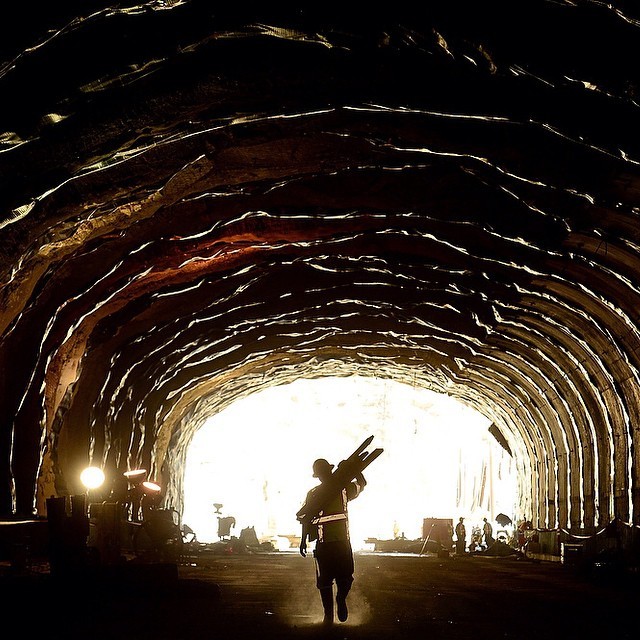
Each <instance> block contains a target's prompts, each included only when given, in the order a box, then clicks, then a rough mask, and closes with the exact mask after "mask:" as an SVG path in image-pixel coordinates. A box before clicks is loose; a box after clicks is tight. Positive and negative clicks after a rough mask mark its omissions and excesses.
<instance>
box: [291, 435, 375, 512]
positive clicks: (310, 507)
mask: <svg viewBox="0 0 640 640" xmlns="http://www.w3.org/2000/svg"><path fill="white" fill-rule="evenodd" d="M372 442H373V436H369V437H368V438H367V439H366V440H364V441H363V442H362V444H361V445H360V446H359V447H357V448H356V450H355V451H354V452H353V453H352V454H351V455H350V456H349V457H348V458H346V459H344V460H343V461H342V462H340V463H339V464H338V466H337V467H336V468H335V469H334V470H333V472H332V473H331V477H330V478H329V479H328V480H326V481H325V482H323V483H322V484H321V485H320V486H319V487H317V489H316V490H315V491H314V493H313V496H312V497H311V498H310V501H308V502H307V503H306V504H305V505H304V506H303V507H302V508H301V509H300V510H299V511H298V513H297V514H296V517H297V518H298V521H299V522H305V521H310V519H311V518H313V517H314V516H315V515H317V514H318V513H319V512H320V511H322V510H323V507H324V503H325V502H326V500H327V498H329V497H330V496H331V495H333V494H335V492H336V491H339V490H341V489H344V488H345V487H346V486H347V485H348V484H349V483H350V482H351V481H352V480H354V479H355V478H356V476H357V475H359V474H360V473H362V471H363V470H364V469H366V468H367V467H368V466H369V465H370V464H371V463H372V462H373V461H374V460H375V459H376V458H378V457H379V456H380V454H381V453H382V452H383V451H384V449H381V448H377V449H374V450H373V451H370V452H369V451H365V449H366V448H367V447H368V446H369V445H370V444H371V443H372Z"/></svg>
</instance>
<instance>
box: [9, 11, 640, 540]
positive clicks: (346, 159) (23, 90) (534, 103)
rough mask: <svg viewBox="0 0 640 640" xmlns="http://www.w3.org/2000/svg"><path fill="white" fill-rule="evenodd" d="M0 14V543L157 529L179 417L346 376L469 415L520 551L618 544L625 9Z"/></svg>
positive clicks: (632, 463) (628, 497) (632, 475)
mask: <svg viewBox="0 0 640 640" xmlns="http://www.w3.org/2000/svg"><path fill="white" fill-rule="evenodd" d="M14 10H15V11H16V12H17V16H16V17H15V18H14V19H13V20H12V21H11V23H10V24H7V25H5V28H4V29H3V39H2V42H1V43H0V51H1V57H0V59H1V60H2V63H1V66H0V90H1V92H2V96H3V100H2V104H1V105H0V110H1V113H2V115H1V125H0V181H1V182H0V184H1V185H2V188H1V189H0V193H1V196H0V198H1V202H2V207H1V210H0V283H1V284H0V299H1V304H0V404H1V406H0V421H1V422H0V518H2V519H5V520H11V519H34V518H43V517H45V516H46V513H47V500H49V499H51V498H52V497H65V496H73V495H76V494H78V493H81V492H82V491H83V488H82V486H81V484H80V480H79V478H80V472H81V471H82V469H84V468H85V467H86V466H88V465H93V466H97V467H100V468H101V469H103V470H104V472H105V474H106V476H107V479H110V478H111V479H113V478H115V477H117V476H119V475H121V474H122V473H124V472H127V471H129V470H132V469H138V468H144V469H145V470H147V471H148V473H149V476H150V477H152V478H153V479H154V480H155V481H157V482H158V483H159V484H160V485H161V486H162V487H163V501H164V504H165V505H168V506H170V507H172V508H175V509H176V510H178V511H181V510H182V509H183V506H184V504H183V503H184V475H185V464H186V456H187V451H188V447H189V444H190V443H191V441H192V440H193V438H194V435H195V434H196V433H197V432H198V431H199V429H200V428H201V427H202V426H203V425H204V424H205V422H206V421H207V419H209V418H210V417H211V416H213V415H216V414H219V413H220V412H222V411H224V410H225V409H226V408H228V407H230V406H231V405H232V404H233V403H235V402H237V401H239V400H241V399H243V398H247V397H249V396H251V395H252V394H255V393H258V392H261V391H263V390H265V389H270V388H273V387H277V386H281V385H286V384H289V383H292V382H294V381H296V380H314V379H322V378H329V377H337V378H341V377H342V378H348V377H351V376H361V377H364V378H371V379H377V380H389V381H393V382H399V383H407V384H410V385H411V386H413V387H417V388H421V389H426V390H429V391H433V392H436V393H439V394H444V395H446V396H447V397H449V398H452V399H454V400H457V401H459V402H461V403H463V404H464V405H465V406H467V407H470V408H471V409H473V410H475V411H476V412H478V413H479V414H481V415H482V416H483V417H484V418H486V420H487V421H488V424H490V427H489V430H490V432H491V434H492V436H493V437H494V438H495V439H496V441H498V442H499V443H500V444H501V446H502V447H503V448H504V450H505V451H508V452H509V455H510V456H512V457H513V459H514V461H515V463H516V467H517V470H518V475H517V489H518V504H519V509H520V511H521V513H526V514H527V515H528V516H529V517H530V518H531V522H532V524H533V526H534V527H537V528H539V529H544V530H563V531H568V532H571V533H572V534H574V535H592V534H595V533H596V532H599V531H601V530H602V529H603V528H604V527H606V526H607V525H609V524H610V523H611V522H614V521H617V522H620V523H623V524H624V525H625V526H627V527H630V528H634V527H637V526H638V525H640V489H639V487H640V466H639V459H638V456H639V455H640V454H639V450H638V448H636V446H635V440H636V438H638V434H639V429H640V413H639V399H640V394H639V391H638V381H639V370H638V368H639V365H640V349H639V347H640V334H639V328H638V309H640V289H639V287H638V280H637V274H638V271H639V267H640V231H639V229H640V226H639V216H640V191H639V189H640V168H639V163H640V140H639V139H638V127H637V123H638V115H639V109H640V105H639V103H638V100H639V99H640V98H639V91H640V85H639V82H640V81H639V78H638V72H637V59H638V55H639V54H640V46H639V43H640V39H639V37H638V36H639V29H640V12H639V11H638V8H637V7H635V6H634V5H633V3H628V2H623V1H622V0H616V1H615V2H610V3H601V2H590V1H577V2H573V1H569V0H558V1H557V2H547V1H543V0H524V1H523V2H519V3H512V2H499V1H496V2H489V3H463V2H461V1H460V0H450V1H447V2H430V3H405V2H395V3H391V4H387V5H378V6H377V7H374V6H368V7H367V8H366V9H363V8H357V7H355V6H352V7H348V6H343V7H341V8H340V9H339V10H335V9H333V8H331V7H330V5H326V6H325V5H323V4H314V5H313V6H304V5H300V6H298V7H286V8H285V7H284V6H280V7H279V6H278V5H277V3H275V4H274V5H268V4H265V5H264V6H262V7H261V8H260V9H249V8H247V7H239V6H238V7H234V6H233V5H226V4H222V3H209V2H206V1H204V0H152V1H149V2H138V3H132V2H127V1H123V2H101V1H99V0H87V1H86V2H83V3H74V2H56V3H48V4H43V5H38V6H37V9H36V8H34V5H33V3H29V2H26V3H22V4H20V5H18V4H16V6H15V7H14ZM254 428H255V429H260V424H259V423H258V424H255V425H254ZM346 453H348V452H346ZM296 508H297V507H296ZM294 510H295V509H294Z"/></svg>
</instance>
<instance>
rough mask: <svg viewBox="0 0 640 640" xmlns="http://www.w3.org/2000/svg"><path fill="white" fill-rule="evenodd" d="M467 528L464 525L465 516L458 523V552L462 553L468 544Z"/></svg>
mask: <svg viewBox="0 0 640 640" xmlns="http://www.w3.org/2000/svg"><path fill="white" fill-rule="evenodd" d="M466 538H467V529H466V527H465V526H464V518H460V520H458V524H457V525H456V553H457V554H460V555H462V554H463V553H464V548H465V546H466Z"/></svg>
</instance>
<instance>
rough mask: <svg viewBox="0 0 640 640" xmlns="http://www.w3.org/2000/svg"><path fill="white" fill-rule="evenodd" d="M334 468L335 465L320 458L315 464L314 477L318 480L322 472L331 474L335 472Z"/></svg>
mask: <svg viewBox="0 0 640 640" xmlns="http://www.w3.org/2000/svg"><path fill="white" fill-rule="evenodd" d="M333 467H334V465H332V464H331V463H330V462H328V461H327V460H325V459H324V458H318V459H317V460H316V461H315V462H314V463H313V477H314V478H318V477H319V476H320V475H322V472H323V471H325V470H326V471H327V472H328V473H331V471H332V470H333Z"/></svg>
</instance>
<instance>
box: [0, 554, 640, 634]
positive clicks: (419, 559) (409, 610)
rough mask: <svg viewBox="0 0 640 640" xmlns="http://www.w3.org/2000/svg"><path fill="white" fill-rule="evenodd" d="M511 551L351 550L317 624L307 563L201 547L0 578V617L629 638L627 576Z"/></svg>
mask: <svg viewBox="0 0 640 640" xmlns="http://www.w3.org/2000/svg"><path fill="white" fill-rule="evenodd" d="M625 578H626V579H625V581H624V582H621V580H620V576H619V575H608V574H606V573H602V574H598V573H597V572H594V571H593V570H591V571H589V572H585V571H581V570H578V568H576V567H567V566H566V565H561V564H559V563H555V562H535V561H532V560H529V559H524V558H520V559H518V558H515V557H482V556H474V557H451V558H437V557H435V556H432V555H423V556H418V555H415V554H406V555H402V554H380V553H366V554H365V553H362V554H357V555H356V573H355V582H354V587H353V590H352V592H351V594H350V595H349V599H348V605H349V618H348V620H347V622H345V623H339V622H336V624H335V625H334V626H333V628H331V629H326V628H324V627H323V626H322V625H321V624H320V621H321V616H322V608H321V605H320V599H319V597H318V593H317V590H316V589H315V585H314V579H315V569H314V561H313V559H312V558H311V557H307V558H302V557H301V556H299V555H298V554H296V553H293V552H291V553H264V554H262V553H259V554H251V555H229V556H222V555H215V556H213V555H209V556H204V555H203V556H198V557H193V558H190V559H188V561H185V563H184V564H182V563H180V564H178V565H146V566H143V565H138V566H132V565H131V564H129V565H127V566H125V567H114V568H110V569H109V570H108V571H98V572H96V573H95V574H91V575H89V574H85V573H81V574H78V575H74V576H69V577H64V578H63V577H58V576H55V575H53V576H52V575H51V574H50V572H48V571H47V569H46V567H41V568H40V569H39V568H38V567H36V566H34V567H32V568H30V570H29V571H28V572H23V573H21V574H20V575H17V574H13V573H12V572H11V571H8V570H6V569H5V571H3V573H2V574H1V577H0V585H1V588H2V597H3V600H2V602H3V610H4V612H5V621H7V622H6V623H5V625H4V626H5V628H7V626H8V621H9V620H13V621H15V622H16V623H17V626H16V628H17V629H18V630H21V632H23V633H28V634H29V635H31V634H32V633H33V634H37V635H44V636H46V637H48V638H60V639H62V638H64V639H66V640H70V639H72V638H90V639H94V638H100V639H102V638H104V639H106V638H109V639H111V640H116V639H117V640H120V639H122V640H125V639H126V640H128V639H132V640H133V639H136V640H147V639H149V640H151V639H153V640H165V639H166V640H169V639H171V640H191V639H195V638H198V639H200V638H203V639H204V638H212V639H213V638H230V639H232V638H240V639H242V638H263V639H265V640H268V639H271V638H278V639H283V638H285V639H286V638H335V639H340V640H343V639H344V640H356V639H359V638H362V639H373V638H375V639H386V638H398V639H400V638H402V639H408V638H430V639H431V638H445V639H463V638H465V639H466V638H473V639H474V640H485V639H487V640H488V639H491V640H497V639H524V638H527V639H529V640H530V639H532V638H535V637H544V638H545V639H547V640H548V639H555V638H558V639H560V638H562V639H574V638H575V639H576V640H577V639H578V638H579V639H580V640H585V639H591V638H597V637H600V638H614V637H615V638H616V640H624V639H626V638H632V637H633V638H636V637H637V613H636V607H637V606H638V605H637V603H638V592H639V590H638V588H637V586H636V584H635V580H633V581H630V580H629V579H628V578H627V577H626V576H625Z"/></svg>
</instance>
